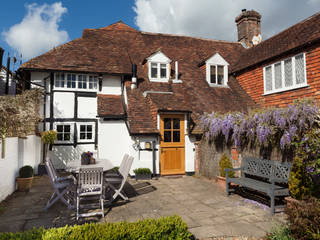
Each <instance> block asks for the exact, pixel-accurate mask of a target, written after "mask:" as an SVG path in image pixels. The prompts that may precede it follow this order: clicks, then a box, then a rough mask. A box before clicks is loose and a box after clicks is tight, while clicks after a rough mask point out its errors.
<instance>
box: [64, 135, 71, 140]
mask: <svg viewBox="0 0 320 240" xmlns="http://www.w3.org/2000/svg"><path fill="white" fill-rule="evenodd" d="M64 140H65V141H69V140H70V133H65V134H64Z"/></svg>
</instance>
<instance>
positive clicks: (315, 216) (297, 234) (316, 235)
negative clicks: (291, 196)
mask: <svg viewBox="0 0 320 240" xmlns="http://www.w3.org/2000/svg"><path fill="white" fill-rule="evenodd" d="M286 213H287V215H288V220H289V229H290V231H291V234H292V236H293V237H294V239H301V240H313V239H314V240H315V239H320V200H319V199H316V198H310V199H308V200H302V201H299V202H293V203H292V205H291V207H289V208H287V209H286Z"/></svg>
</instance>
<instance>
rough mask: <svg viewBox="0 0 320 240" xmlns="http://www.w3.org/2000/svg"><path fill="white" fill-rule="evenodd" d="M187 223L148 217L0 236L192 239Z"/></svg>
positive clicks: (0, 236) (0, 238)
mask: <svg viewBox="0 0 320 240" xmlns="http://www.w3.org/2000/svg"><path fill="white" fill-rule="evenodd" d="M191 236H192V235H191V233H189V232H188V228H187V224H186V223H184V222H183V221H182V220H181V218H180V217H179V216H171V217H162V218H159V219H145V220H143V221H138V222H135V223H128V222H119V223H89V224H88V223H86V224H83V225H75V226H65V227H61V228H51V229H47V230H44V229H43V228H39V229H33V230H30V231H26V232H24V233H0V240H7V239H16V240H18V239H23V240H38V239H42V240H49V239H55V240H62V239H70V240H72V239H74V240H75V239H77V240H82V239H90V240H91V239H97V240H98V239H101V240H104V239H108V240H116V239H121V240H122V239H123V240H129V239H132V240H134V239H144V240H148V239H160V240H161V239H181V240H182V239H190V238H191Z"/></svg>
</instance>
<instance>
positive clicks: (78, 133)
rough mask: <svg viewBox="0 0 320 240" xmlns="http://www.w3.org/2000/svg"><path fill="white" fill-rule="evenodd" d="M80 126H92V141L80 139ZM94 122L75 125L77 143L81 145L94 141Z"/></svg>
mask: <svg viewBox="0 0 320 240" xmlns="http://www.w3.org/2000/svg"><path fill="white" fill-rule="evenodd" d="M81 125H91V126H92V139H80V126H81ZM95 126H96V125H95V122H79V123H77V135H78V139H77V140H78V142H80V143H83V142H90V143H92V142H94V141H95V132H96V129H95Z"/></svg>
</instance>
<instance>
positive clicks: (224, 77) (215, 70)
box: [206, 53, 229, 87]
mask: <svg viewBox="0 0 320 240" xmlns="http://www.w3.org/2000/svg"><path fill="white" fill-rule="evenodd" d="M228 66H229V63H227V62H226V61H225V60H224V59H223V57H221V55H220V54H219V53H216V54H215V55H213V56H212V57H210V58H209V59H208V60H207V61H206V78H207V82H208V84H209V85H210V86H211V87H216V86H227V84H228Z"/></svg>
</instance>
